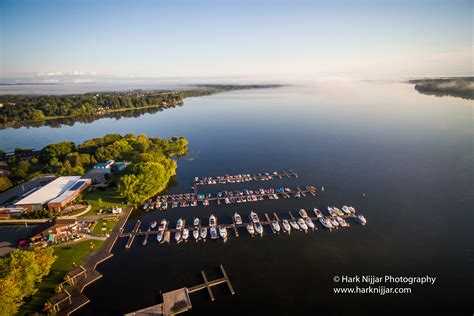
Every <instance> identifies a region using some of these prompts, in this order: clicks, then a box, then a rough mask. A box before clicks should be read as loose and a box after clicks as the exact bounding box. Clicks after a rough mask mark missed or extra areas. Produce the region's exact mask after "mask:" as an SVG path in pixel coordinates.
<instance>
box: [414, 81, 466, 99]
mask: <svg viewBox="0 0 474 316" xmlns="http://www.w3.org/2000/svg"><path fill="white" fill-rule="evenodd" d="M410 83H414V84H415V89H416V91H418V92H420V93H423V94H427V95H434V96H439V97H442V96H452V97H458V98H463V99H468V100H474V77H463V78H432V79H416V80H410Z"/></svg>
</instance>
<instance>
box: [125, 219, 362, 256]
mask: <svg viewBox="0 0 474 316" xmlns="http://www.w3.org/2000/svg"><path fill="white" fill-rule="evenodd" d="M260 216H261V215H260ZM263 217H264V220H260V224H262V226H269V227H270V229H271V231H272V232H273V233H274V234H276V233H277V231H275V229H274V228H273V226H272V221H273V220H275V221H277V222H278V223H279V224H281V222H282V220H281V219H280V217H279V216H278V214H277V213H275V212H274V213H273V218H274V219H273V220H272V218H271V217H270V216H269V215H268V214H267V213H264V214H263ZM340 217H341V218H343V219H354V220H355V219H356V217H357V216H356V214H351V215H341V216H340ZM298 218H299V217H298ZM298 218H297V217H295V216H294V215H293V213H292V212H291V211H289V212H288V219H289V220H293V221H295V220H297V219H298ZM308 218H309V219H311V220H312V221H313V222H314V225H315V229H314V231H317V230H318V228H317V226H318V223H319V224H320V222H319V218H317V217H316V216H308ZM324 218H326V219H329V218H331V216H324ZM183 222H184V221H183ZM251 222H252V220H251V218H250V215H249V222H242V224H236V223H235V222H234V218H233V216H232V224H222V223H221V224H220V225H223V226H225V227H226V228H227V229H231V230H234V232H235V236H236V237H239V231H238V229H239V228H244V227H246V226H247V224H248V223H251ZM184 223H185V222H184ZM168 224H169V222H168V223H167V225H168ZM348 224H349V223H348ZM140 225H141V222H140V221H137V223H136V224H135V226H134V228H133V230H132V231H131V232H129V233H122V234H120V235H119V237H123V238H128V242H127V244H126V245H125V248H126V249H130V247H131V246H132V243H133V241H134V239H135V237H136V236H143V238H144V239H143V241H142V244H143V245H146V243H147V242H146V240H148V237H149V236H150V235H157V234H158V233H159V230H157V229H156V230H152V229H148V230H147V231H140V230H139V228H140ZM321 226H322V225H321ZM200 227H205V228H207V229H208V230H209V229H210V228H211V226H200ZM348 227H349V225H348V226H347V227H340V228H341V229H342V228H348ZM183 228H185V226H184V225H183ZM188 229H189V230H190V231H192V229H194V226H193V227H188ZM177 231H178V229H175V228H172V229H168V226H167V227H166V229H165V234H171V233H176V232H177ZM179 231H182V229H181V230H179ZM280 232H283V231H280ZM206 239H210V237H208V238H206ZM199 240H201V238H199Z"/></svg>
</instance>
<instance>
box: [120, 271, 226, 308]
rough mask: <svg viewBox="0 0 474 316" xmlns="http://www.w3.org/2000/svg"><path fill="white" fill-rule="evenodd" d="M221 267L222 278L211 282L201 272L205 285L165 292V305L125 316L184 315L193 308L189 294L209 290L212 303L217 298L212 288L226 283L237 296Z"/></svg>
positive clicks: (163, 295) (154, 306) (158, 305)
mask: <svg viewBox="0 0 474 316" xmlns="http://www.w3.org/2000/svg"><path fill="white" fill-rule="evenodd" d="M219 267H220V270H221V272H222V275H223V277H222V278H219V279H215V280H211V281H209V280H208V279H207V276H206V273H205V272H204V271H201V276H202V278H203V280H204V283H201V284H198V285H195V286H192V287H189V288H187V287H183V288H180V289H177V290H173V291H169V292H165V293H163V294H162V297H163V303H160V304H157V305H153V306H150V307H146V308H143V309H140V310H138V311H135V312H132V313H128V314H125V316H149V315H175V314H179V313H184V312H186V311H188V310H190V309H191V308H192V304H191V298H190V296H189V294H191V293H194V292H197V291H201V290H204V289H207V292H208V293H209V297H210V298H211V301H214V300H215V297H214V293H213V292H212V287H214V286H217V285H220V284H224V283H226V284H227V287H228V288H229V291H230V293H231V294H232V295H235V291H234V288H233V286H232V284H231V283H230V279H229V277H228V276H227V272H226V271H225V269H224V266H223V265H222V264H221V265H220V266H219Z"/></svg>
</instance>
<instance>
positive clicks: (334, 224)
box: [329, 217, 339, 228]
mask: <svg viewBox="0 0 474 316" xmlns="http://www.w3.org/2000/svg"><path fill="white" fill-rule="evenodd" d="M329 221H330V222H331V225H332V226H333V227H334V228H338V227H339V223H338V222H337V219H336V218H334V217H331V218H330V219H329Z"/></svg>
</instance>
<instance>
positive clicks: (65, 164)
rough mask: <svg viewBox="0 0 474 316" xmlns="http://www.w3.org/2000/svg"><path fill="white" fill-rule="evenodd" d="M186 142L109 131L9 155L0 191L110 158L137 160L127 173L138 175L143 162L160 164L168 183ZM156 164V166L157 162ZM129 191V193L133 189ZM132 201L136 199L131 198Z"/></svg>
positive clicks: (76, 172) (80, 171)
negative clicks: (25, 155) (26, 154)
mask: <svg viewBox="0 0 474 316" xmlns="http://www.w3.org/2000/svg"><path fill="white" fill-rule="evenodd" d="M187 145H188V141H187V140H186V139H185V138H184V137H172V138H171V140H167V139H160V138H157V137H148V136H147V135H144V134H142V135H139V136H135V135H133V134H127V135H125V136H122V135H120V134H108V135H105V136H103V137H99V138H93V139H90V140H86V141H85V142H83V143H82V144H79V145H76V144H75V143H73V142H59V143H56V144H50V145H48V146H46V147H44V148H43V149H41V150H40V151H39V152H36V153H35V154H34V156H32V157H28V158H26V159H25V158H20V156H16V155H15V156H11V157H9V158H8V160H7V163H8V167H9V170H10V175H9V176H8V177H0V185H1V184H2V183H4V184H3V187H0V190H1V189H3V190H6V189H8V188H9V187H10V186H12V185H14V184H18V183H20V182H22V181H25V180H29V179H33V178H37V177H40V176H42V175H45V174H55V175H63V176H67V175H83V174H84V173H85V172H86V170H87V169H90V168H91V167H92V166H93V165H94V164H96V163H97V162H104V161H108V160H126V161H130V162H134V163H135V164H137V166H133V168H130V169H131V170H130V171H128V172H132V171H136V172H137V175H138V174H140V173H142V171H141V170H143V168H146V167H143V168H142V167H141V166H142V165H141V163H151V162H153V163H155V164H159V165H160V166H162V167H163V169H161V167H159V168H160V177H163V178H162V183H163V182H166V183H167V181H168V180H169V178H170V177H171V176H172V175H173V174H174V172H175V169H176V162H175V161H172V160H171V158H172V157H175V156H182V155H185V154H187V151H188V147H187ZM18 151H25V149H18ZM147 166H148V167H149V166H150V165H147ZM153 166H155V167H156V165H153ZM155 174H156V173H155ZM141 179H142V180H143V178H141ZM145 189H146V190H145ZM154 189H156V188H150V187H146V188H143V187H141V190H144V191H143V192H151V191H153V190H154ZM127 192H130V189H128V191H127ZM123 194H124V196H125V197H127V199H128V197H130V195H129V193H125V192H123ZM131 200H134V199H132V198H131V199H130V201H131Z"/></svg>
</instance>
